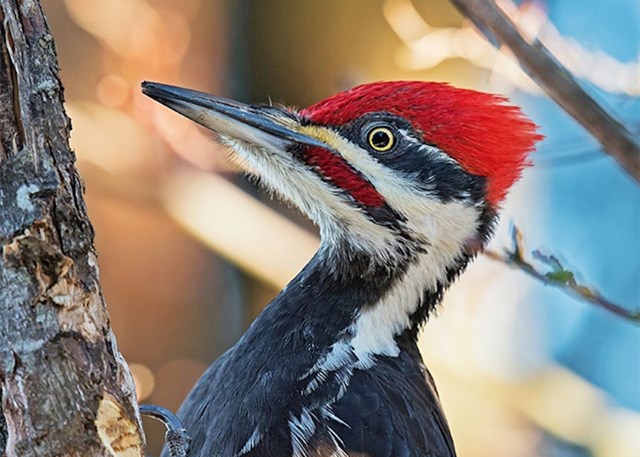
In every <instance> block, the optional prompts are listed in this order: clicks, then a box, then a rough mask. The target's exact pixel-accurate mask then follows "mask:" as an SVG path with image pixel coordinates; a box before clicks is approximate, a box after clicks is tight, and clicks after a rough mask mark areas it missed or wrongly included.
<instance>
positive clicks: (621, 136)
mask: <svg viewBox="0 0 640 457" xmlns="http://www.w3.org/2000/svg"><path fill="white" fill-rule="evenodd" d="M451 2H452V3H453V4H454V5H455V6H456V7H457V8H458V9H459V10H460V12H461V13H462V14H463V15H465V16H466V17H467V18H469V19H470V20H471V22H473V24H475V26H476V27H478V29H480V31H481V32H482V33H484V35H486V36H487V38H488V39H489V40H490V41H492V42H494V43H495V42H498V43H500V44H501V45H506V46H508V47H509V49H511V51H512V52H513V54H514V55H515V56H516V58H517V59H518V61H519V63H520V66H521V67H522V68H523V69H524V70H525V72H527V74H529V76H531V78H532V79H533V80H534V81H536V83H538V85H539V86H540V87H541V88H542V89H543V90H544V91H545V92H546V93H547V94H548V95H549V96H550V97H551V98H552V99H553V100H554V101H555V102H556V103H558V104H559V105H560V106H561V107H562V108H563V109H564V110H565V111H566V112H567V113H569V114H570V115H571V116H572V117H573V118H574V119H575V120H577V121H578V122H579V123H580V124H582V126H583V127H584V128H586V129H587V130H588V131H589V133H591V135H592V136H593V137H594V138H596V139H597V140H598V141H599V142H600V144H601V145H602V147H603V148H604V150H605V151H606V152H607V153H609V154H610V155H611V156H613V157H614V158H615V159H616V160H617V161H618V163H619V164H620V165H621V166H622V167H623V168H624V169H625V170H626V171H627V172H628V173H629V174H630V175H631V176H632V177H633V178H634V179H635V180H636V181H638V182H640V144H638V142H637V140H636V139H635V138H634V137H633V136H632V135H631V133H630V132H629V131H628V130H627V128H626V127H625V126H624V125H622V124H621V123H620V122H618V121H617V120H616V119H614V118H613V117H612V116H611V114H609V113H608V112H607V111H606V110H605V109H604V108H602V107H601V106H600V105H599V104H598V103H597V102H596V101H595V100H594V99H593V98H591V96H590V95H589V94H587V93H586V92H585V91H584V90H583V89H582V88H581V87H580V85H579V84H578V83H577V82H576V80H575V78H574V77H573V75H572V74H571V73H570V72H569V71H568V70H567V69H566V68H565V67H564V66H563V65H562V64H561V63H560V62H558V61H557V60H556V58H555V57H554V56H553V54H552V53H551V52H550V51H549V50H548V49H547V48H546V47H545V46H544V45H543V44H542V43H541V42H540V41H539V40H538V39H537V38H533V39H532V40H531V42H528V41H527V40H526V39H525V37H524V36H523V35H522V33H520V31H519V30H518V28H517V27H516V25H515V24H514V23H513V22H512V21H511V19H509V17H508V16H507V15H506V14H505V13H504V12H503V11H502V10H501V9H500V8H499V7H498V5H496V3H495V1H494V0H451Z"/></svg>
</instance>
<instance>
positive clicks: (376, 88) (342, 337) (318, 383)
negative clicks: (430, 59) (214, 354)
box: [142, 81, 540, 457]
mask: <svg viewBox="0 0 640 457" xmlns="http://www.w3.org/2000/svg"><path fill="white" fill-rule="evenodd" d="M142 90H143V92H144V93H145V94H146V95H148V96H150V97H152V98H154V99H155V100H157V101H159V102H160V103H162V104H164V105H166V106H168V107H169V108H171V109H173V110H175V111H177V112H178V113H180V114H182V115H184V116H186V117H188V118H190V119H192V120H194V121H195V122H197V123H199V124H201V125H203V126H205V127H207V128H209V129H211V130H213V131H214V132H216V133H217V134H218V135H219V137H220V141H221V142H222V143H224V144H226V145H228V146H230V148H231V149H232V151H233V152H234V153H235V155H236V156H237V157H238V158H240V159H241V161H242V162H244V163H245V164H246V165H247V166H248V169H249V170H250V171H251V172H252V173H254V174H256V175H257V176H259V177H260V178H261V180H262V182H263V183H264V185H265V186H266V187H267V188H269V189H271V190H273V191H275V192H276V193H277V194H279V195H280V196H281V197H282V198H283V199H285V200H288V201H290V202H292V203H293V204H294V205H295V206H297V207H298V208H299V209H300V210H301V211H302V212H303V213H305V214H306V215H307V216H308V217H309V218H311V219H312V220H313V221H314V222H315V223H316V224H317V226H318V227H319V229H320V235H321V239H322V242H321V245H320V248H319V250H318V252H317V253H316V255H315V256H314V257H313V258H312V259H311V261H310V262H309V263H308V264H307V265H306V266H305V267H304V269H303V270H302V271H301V272H300V273H299V274H298V275H297V276H296V277H295V278H294V279H293V280H292V281H291V282H290V283H289V285H287V286H286V287H285V288H284V290H283V291H282V292H281V293H280V294H279V295H278V296H277V297H276V298H275V299H274V300H273V301H272V302H271V303H270V304H269V305H268V306H267V307H266V308H265V309H264V311H263V312H262V313H261V314H260V315H259V316H258V318H257V319H256V320H255V321H254V322H253V324H252V325H251V326H250V327H249V329H248V330H247V332H246V333H245V334H244V336H243V337H242V338H241V339H240V341H238V343H237V344H236V345H235V346H234V347H233V348H231V349H230V350H229V351H227V352H226V353H225V354H224V355H223V356H222V357H220V359H218V360H217V361H216V362H215V363H214V364H213V365H211V367H210V368H209V369H208V370H207V372H206V373H205V374H204V375H203V376H202V378H200V380H199V381H198V383H197V384H196V386H195V387H194V389H193V390H192V392H191V393H190V394H189V396H188V398H187V399H186V401H185V403H184V404H183V405H182V407H181V409H180V412H179V415H180V417H181V419H182V420H183V421H184V423H185V426H186V428H187V430H188V432H189V434H190V435H191V436H192V449H193V451H192V452H194V453H195V454H194V455H197V456H202V457H205V456H206V457H212V456H224V457H227V456H238V457H240V456H246V457H267V456H268V457H289V456H291V457H306V456H309V457H311V456H314V457H325V456H326V457H329V456H335V457H345V456H350V457H355V456H358V457H404V456H406V457H410V456H411V457H414V456H415V457H418V456H437V457H445V456H446V457H449V456H455V449H454V445H453V441H452V439H451V435H450V432H449V427H448V425H447V421H446V419H445V417H444V414H443V413H442V409H441V407H440V403H439V400H438V395H437V392H436V388H435V385H434V382H433V379H432V378H431V376H430V374H429V372H428V370H427V368H426V367H425V365H424V363H423V361H422V358H421V356H420V353H419V351H418V347H417V344H416V339H417V337H418V331H419V330H420V328H421V326H422V325H423V324H424V322H425V321H426V319H427V318H428V317H429V315H430V314H431V312H432V311H433V310H434V308H435V307H436V305H438V303H439V302H440V300H441V298H442V294H443V292H444V290H445V289H446V288H447V287H448V286H449V285H450V284H451V283H452V282H453V280H454V279H455V278H456V277H457V276H458V275H459V274H460V273H461V272H462V270H463V269H464V268H465V267H466V265H467V263H468V262H469V260H470V259H472V258H473V257H474V256H475V255H476V254H477V253H478V252H479V251H480V250H481V249H482V248H483V246H484V245H485V243H486V242H487V240H488V238H489V237H490V235H491V233H492V229H493V225H494V222H495V221H496V216H497V211H498V208H499V205H500V203H501V201H502V200H503V199H504V197H505V195H506V193H507V191H508V189H509V188H510V187H511V185H512V184H513V183H514V182H515V181H516V180H517V179H518V178H519V176H520V174H521V172H522V169H523V168H524V167H525V166H526V165H527V160H526V156H527V154H528V153H529V152H531V151H532V150H533V148H534V145H535V142H536V141H537V140H538V139H539V138H540V136H539V135H538V134H536V127H535V125H534V124H533V123H532V122H531V121H529V120H528V119H527V118H526V117H525V116H524V115H523V114H522V113H521V112H520V110H519V109H518V108H516V107H514V106H509V105H508V104H507V103H506V100H505V98H503V97H499V96H495V95H491V94H486V93H482V92H476V91H472V90H465V89H458V88H454V87H451V86H449V85H447V84H441V83H430V82H404V81H400V82H379V83H373V84H366V85H362V86H358V87H356V88H354V89H351V90H348V91H346V92H342V93H340V94H337V95H335V96H333V97H331V98H329V99H327V100H324V101H322V102H319V103H317V104H315V105H313V106H311V107H309V108H306V109H303V110H300V111H296V110H293V109H289V108H284V107H276V106H263V105H260V106H249V105H244V104H241V103H237V102H235V101H230V100H226V99H223V98H219V97H214V96H211V95H208V94H205V93H201V92H196V91H193V90H188V89H183V88H178V87H173V86H168V85H164V84H159V83H151V82H145V83H143V86H142Z"/></svg>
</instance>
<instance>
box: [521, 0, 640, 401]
mask: <svg viewBox="0 0 640 457" xmlns="http://www.w3.org/2000/svg"><path fill="white" fill-rule="evenodd" d="M546 4H547V6H548V11H549V15H550V19H551V21H552V22H553V24H554V25H555V26H556V27H557V28H558V30H559V31H560V32H561V33H562V34H563V35H564V36H565V37H571V38H573V39H575V40H577V41H578V42H580V43H581V44H582V45H583V46H584V47H586V48H587V49H589V50H601V51H603V52H605V53H607V54H609V55H611V56H613V57H614V58H616V59H618V60H620V61H622V62H628V61H632V60H636V61H637V59H638V53H639V47H640V40H639V38H640V32H639V30H640V19H639V18H640V2H638V1H637V0H610V1H606V2H603V1H601V0H573V1H567V0H556V1H549V2H547V3H546ZM607 70H608V69H607V68H606V67H603V68H602V69H601V71H603V72H606V71H607ZM638 78H640V75H638ZM584 87H585V88H586V89H587V90H588V91H589V93H591V94H592V95H593V96H594V97H595V98H596V99H597V100H598V101H599V102H601V103H603V105H604V106H605V107H606V108H607V109H608V110H609V111H611V112H613V113H614V114H615V115H616V116H617V117H618V118H619V119H620V120H621V121H623V123H624V124H625V125H626V126H627V127H628V128H629V129H630V131H631V132H633V133H634V134H635V135H636V137H637V136H638V135H637V134H638V132H640V99H639V98H638V97H632V96H630V95H623V94H609V93H606V92H603V91H602V90H599V89H597V88H595V87H593V86H590V85H588V84H584ZM518 101H519V102H520V103H522V104H523V105H524V106H525V109H526V111H527V112H528V113H529V114H531V115H532V117H533V118H534V120H535V121H536V122H537V123H538V124H539V125H541V126H542V133H543V134H544V135H545V136H546V137H547V138H546V140H545V141H544V142H543V143H542V144H541V145H540V147H539V149H538V153H537V154H535V157H534V162H535V164H536V166H535V167H534V168H533V169H532V170H531V173H532V174H534V175H535V176H536V178H537V180H538V183H539V184H540V189H542V192H546V195H545V196H544V198H542V199H541V201H539V202H538V203H536V204H535V205H536V206H535V207H533V208H532V209H531V214H529V216H528V219H529V224H528V225H530V226H533V225H537V226H538V227H542V228H543V230H540V232H541V233H540V234H535V235H534V239H531V238H529V237H528V240H527V241H528V245H529V246H530V247H532V248H533V247H538V246H540V247H542V248H543V249H544V250H547V251H551V252H552V253H553V254H558V255H559V257H560V259H561V260H564V261H565V263H566V266H567V267H568V268H569V269H571V270H573V271H576V272H578V273H579V276H578V281H579V282H581V283H583V284H586V285H590V286H594V287H596V288H597V289H598V290H599V291H600V292H602V294H603V295H604V296H605V297H607V298H608V299H609V300H611V301H613V302H615V303H618V304H621V305H624V306H625V307H626V308H628V309H630V310H636V311H637V310H638V309H640V241H639V238H640V186H638V183H636V182H635V181H634V180H633V179H632V178H631V177H630V176H629V175H627V174H626V172H625V171H624V170H623V169H622V168H621V167H620V166H619V165H618V164H617V162H616V161H615V160H613V159H612V158H611V157H609V156H608V155H606V154H604V153H601V152H600V148H599V145H598V144H597V143H596V142H595V140H593V139H592V138H591V137H590V136H589V134H588V133H587V132H586V131H585V130H584V129H583V128H582V127H581V126H580V125H578V124H577V123H576V122H575V121H573V119H571V118H570V117H569V116H568V115H567V114H565V113H564V112H563V111H562V110H561V109H560V108H559V107H558V106H557V105H555V104H554V103H553V102H551V101H550V100H548V99H542V98H537V97H530V96H521V97H520V98H519V100H518ZM536 237H538V238H536ZM529 305H530V306H531V307H532V308H536V309H538V311H539V312H540V313H541V315H542V320H543V322H544V329H545V331H546V332H547V338H548V341H549V348H550V351H551V356H552V357H553V358H554V359H556V360H557V361H559V362H560V363H562V364H563V365H565V366H567V367H569V368H570V369H572V370H573V371H575V372H576V373H578V374H580V375H581V376H583V377H585V378H586V379H588V380H589V381H590V382H592V383H593V384H594V385H596V386H599V387H600V388H602V389H604V390H605V391H606V392H607V393H608V394H609V395H610V397H611V398H612V399H613V400H614V401H615V402H617V403H618V404H619V405H621V406H624V407H628V408H632V409H634V410H636V411H640V327H638V326H637V325H634V324H632V323H630V322H628V321H625V320H623V319H621V318H619V317H617V316H614V315H612V314H611V313H609V312H608V311H605V310H602V309H600V308H597V307H595V306H593V305H591V304H587V303H584V302H581V301H578V300H574V299H572V298H569V297H567V296H565V295H563V294H561V293H558V292H557V291H554V290H551V289H550V288H542V289H540V290H538V291H536V292H535V294H533V296H532V297H530V298H529ZM540 309H542V311H540Z"/></svg>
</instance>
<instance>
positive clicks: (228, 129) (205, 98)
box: [142, 81, 327, 150]
mask: <svg viewBox="0 0 640 457" xmlns="http://www.w3.org/2000/svg"><path fill="white" fill-rule="evenodd" d="M142 93H143V94H145V95H147V96H149V97H151V98H153V99H154V100H156V101H158V102H160V103H162V104H163V105H165V106H167V107H169V108H171V109H172V110H174V111H176V112H178V113H180V114H182V115H183V116H185V117H187V118H189V119H191V120H193V121H194V122H197V123H198V124H200V125H202V126H204V127H207V128H208V129H211V130H213V131H214V132H216V133H218V134H220V135H223V136H226V137H230V138H233V139H236V140H241V141H245V142H247V143H251V144H255V145H258V146H262V147H267V148H270V147H275V148H277V149H280V150H282V149H283V147H286V146H287V145H289V144H291V143H300V144H305V145H308V146H316V147H322V148H327V145H326V144H325V143H323V142H321V141H319V140H317V139H315V138H312V137H310V136H307V135H304V134H302V133H299V132H298V131H296V129H297V128H299V127H300V125H301V124H300V119H299V117H298V115H297V114H296V113H294V112H291V111H287V110H285V109H284V108H278V107H273V106H251V105H245V104H243V103H239V102H236V101H233V100H228V99H226V98H222V97H215V96H213V95H210V94H206V93H204V92H199V91H196V90H191V89H185V88H182V87H176V86H170V85H167V84H161V83H155V82H148V81H145V82H143V83H142Z"/></svg>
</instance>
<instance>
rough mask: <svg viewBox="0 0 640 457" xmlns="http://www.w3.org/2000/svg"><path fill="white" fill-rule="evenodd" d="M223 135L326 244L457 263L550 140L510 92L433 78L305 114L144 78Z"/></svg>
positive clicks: (384, 256) (340, 98)
mask: <svg viewBox="0 0 640 457" xmlns="http://www.w3.org/2000/svg"><path fill="white" fill-rule="evenodd" d="M143 92H144V93H145V94H146V95H148V96H150V97H152V98H154V99H155V100H157V101H159V102H160V103H163V104H165V105H166V106H168V107H170V108H172V109H174V110H175V111H177V112H179V113H181V114H183V115H184V116H186V117H188V118H190V119H192V120H194V121H195V122H197V123H199V124H201V125H203V126H205V127H207V128H209V129H211V130H213V131H215V132H216V133H217V134H218V135H219V136H220V138H221V140H222V142H223V143H225V144H227V145H229V146H230V147H231V149H232V150H233V151H234V153H235V155H236V156H237V157H239V158H240V159H241V161H242V162H244V163H245V164H246V166H247V168H248V169H249V170H250V171H251V172H252V173H254V174H255V175H257V176H259V177H260V178H261V180H262V181H263V182H264V184H265V185H266V186H267V187H268V188H270V189H272V190H274V191H276V192H277V193H278V194H280V195H281V196H283V197H284V198H285V199H286V200H289V201H291V202H293V204H295V205H296V206H297V207H298V208H299V209H300V210H302V211H303V212H304V213H305V214H307V215H308V216H309V217H310V218H311V219H312V220H313V221H314V222H315V223H316V224H317V225H318V226H319V228H320V231H321V235H322V238H323V240H324V242H325V245H340V246H342V248H345V247H346V248H347V249H349V250H352V251H354V252H365V253H367V254H368V255H370V257H371V258H373V259H379V260H380V262H381V263H386V264H394V263H396V262H394V260H396V259H398V258H404V259H406V258H409V257H411V256H413V255H414V254H419V253H425V252H429V253H431V254H432V255H434V256H436V257H438V258H439V259H440V260H441V261H439V262H436V264H438V265H435V266H434V268H438V267H439V268H441V269H444V270H447V269H448V268H452V267H453V265H454V264H455V262H456V259H458V258H460V257H464V256H465V255H468V254H469V253H470V254H471V255H472V254H474V253H475V252H476V251H477V250H478V249H479V248H481V247H482V246H483V245H484V243H485V242H486V240H487V238H488V236H489V235H490V233H491V229H492V225H493V221H494V218H495V215H496V211H497V209H498V207H499V206H500V203H501V202H502V200H503V199H504V197H505V195H506V194H507V192H508V190H509V188H510V187H511V186H512V185H513V183H514V182H515V181H516V180H517V179H518V178H519V176H520V174H521V172H522V170H523V168H524V167H525V166H527V154H528V153H529V152H531V151H532V150H533V148H534V144H535V142H536V141H537V140H538V139H539V138H540V136H539V135H538V134H536V132H535V130H536V127H535V125H534V124H533V123H532V122H531V121H529V120H528V119H527V118H526V117H525V116H524V115H523V114H522V113H521V112H520V110H519V109H518V108H517V107H514V106H510V105H508V104H507V103H506V100H505V98H503V97H500V96H496V95H491V94H486V93H482V92H476V91H472V90H465V89H458V88H454V87H452V86H449V85H447V84H441V83H432V82H405V81H400V82H378V83H372V84H366V85H362V86H358V87H355V88H353V89H351V90H348V91H346V92H342V93H339V94H337V95H335V96H333V97H331V98H328V99H326V100H324V101H321V102H319V103H317V104H315V105H313V106H310V107H308V108H305V109H302V110H299V111H296V110H293V109H289V108H284V107H275V106H249V105H244V104H241V103H237V102H234V101H230V100H226V99H223V98H219V97H213V96H211V95H208V94H204V93H201V92H196V91H192V90H188V89H183V88H178V87H173V86H167V85H163V84H158V83H150V82H146V83H143Z"/></svg>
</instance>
